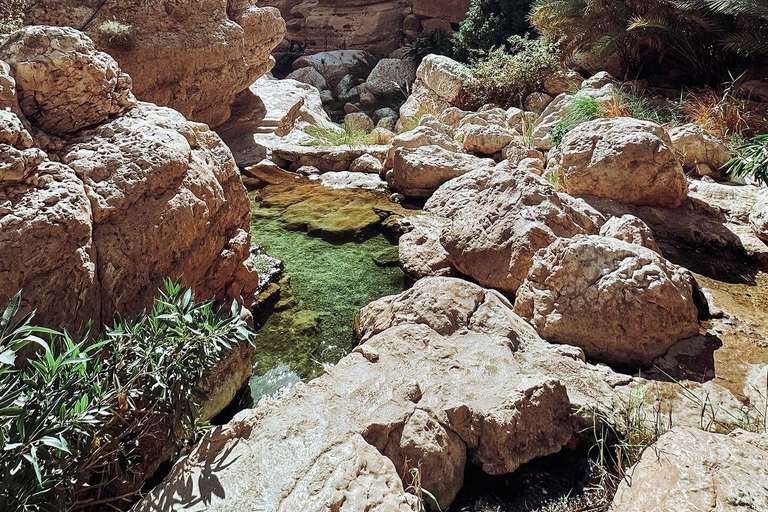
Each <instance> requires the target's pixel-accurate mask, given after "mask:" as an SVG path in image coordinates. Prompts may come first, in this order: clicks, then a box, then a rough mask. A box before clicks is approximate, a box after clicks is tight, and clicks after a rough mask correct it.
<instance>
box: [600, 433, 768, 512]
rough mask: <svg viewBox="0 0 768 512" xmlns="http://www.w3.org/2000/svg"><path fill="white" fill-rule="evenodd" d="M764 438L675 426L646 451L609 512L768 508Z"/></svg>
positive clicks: (767, 454) (767, 438)
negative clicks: (714, 432) (629, 481)
mask: <svg viewBox="0 0 768 512" xmlns="http://www.w3.org/2000/svg"><path fill="white" fill-rule="evenodd" d="M766 457H768V435H765V434H762V435H761V434H753V433H749V432H744V431H743V430H737V431H736V432H734V433H732V434H730V435H723V434H713V433H709V432H704V431H701V430H697V429H692V428H676V429H673V430H672V431H670V432H668V433H666V434H664V435H663V436H661V438H660V439H659V440H658V441H657V442H656V444H655V445H653V446H652V447H651V448H649V449H647V450H645V452H644V453H643V456H642V458H641V459H640V462H639V463H638V464H637V465H636V466H635V467H634V468H633V469H632V470H631V471H630V474H631V475H632V479H631V485H630V483H628V482H627V481H626V480H623V481H622V482H621V484H620V485H619V488H618V490H617V491H616V497H615V499H614V501H613V504H612V505H611V509H610V510H611V512H646V511H649V510H653V511H658V512H714V511H723V512H751V511H753V510H768V487H766V485H765V482H767V481H768V467H766V464H765V460H766Z"/></svg>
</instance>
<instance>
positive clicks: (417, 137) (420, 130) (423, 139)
mask: <svg viewBox="0 0 768 512" xmlns="http://www.w3.org/2000/svg"><path fill="white" fill-rule="evenodd" d="M390 145H391V148H390V150H389V151H388V152H387V159H386V161H385V167H387V168H391V167H392V161H393V159H394V158H395V151H397V149H399V148H408V149H416V148H420V147H422V146H440V147H441V148H443V149H445V150H448V151H453V152H454V153H459V152H460V151H461V144H459V143H458V142H456V141H455V140H453V139H451V138H450V137H448V136H447V135H446V134H444V133H442V132H439V131H437V130H435V129H434V128H431V127H429V126H417V127H416V128H414V129H413V130H408V131H407V132H403V133H401V134H399V135H397V136H395V137H394V138H392V140H391V141H390Z"/></svg>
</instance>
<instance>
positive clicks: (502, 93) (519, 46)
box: [461, 36, 558, 110]
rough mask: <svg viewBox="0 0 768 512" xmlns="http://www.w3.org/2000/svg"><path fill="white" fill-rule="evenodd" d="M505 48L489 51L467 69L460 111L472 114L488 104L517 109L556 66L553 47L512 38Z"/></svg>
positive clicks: (543, 43)
mask: <svg viewBox="0 0 768 512" xmlns="http://www.w3.org/2000/svg"><path fill="white" fill-rule="evenodd" d="M508 46H509V49H508V50H507V49H503V48H499V49H496V50H493V51H491V52H490V53H489V54H488V55H487V57H485V58H483V59H481V60H479V61H478V62H477V63H475V64H474V65H473V66H472V67H471V68H470V72H469V74H468V76H466V77H465V79H464V88H463V91H462V98H461V102H462V103H463V104H464V108H466V109H468V110H476V109H477V108H478V107H480V106H481V105H486V104H488V103H493V104H495V105H499V106H501V107H503V108H508V107H512V106H520V105H522V102H523V99H524V98H525V97H526V96H527V95H528V94H530V93H532V92H534V91H537V90H539V89H540V88H541V86H542V82H543V80H544V78H546V76H547V74H548V73H549V72H551V70H552V69H554V68H555V67H556V66H557V64H558V58H557V56H556V47H555V46H554V45H552V44H549V43H546V42H543V41H542V40H540V39H535V40H532V39H528V38H525V37H520V36H513V37H511V38H510V39H509V45H508Z"/></svg>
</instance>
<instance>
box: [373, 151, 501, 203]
mask: <svg viewBox="0 0 768 512" xmlns="http://www.w3.org/2000/svg"><path fill="white" fill-rule="evenodd" d="M494 164H495V162H494V161H493V160H490V159H483V158H478V157H476V156H473V155H468V154H465V153H454V152H453V151H450V150H447V149H444V148H442V147H440V146H435V145H428V146H420V147H417V148H414V149H410V148H398V149H396V150H395V154H394V158H393V160H392V171H391V172H389V173H387V182H388V183H389V185H390V187H392V188H393V189H395V190H397V191H398V192H401V193H402V194H404V195H406V196H409V197H429V196H430V195H431V194H432V192H434V191H435V190H437V188H438V187H439V186H440V185H442V184H443V183H445V182H447V181H449V180H451V179H453V178H456V177H457V176H461V175H462V174H466V173H468V172H471V171H475V170H477V169H483V168H489V167H493V165H494Z"/></svg>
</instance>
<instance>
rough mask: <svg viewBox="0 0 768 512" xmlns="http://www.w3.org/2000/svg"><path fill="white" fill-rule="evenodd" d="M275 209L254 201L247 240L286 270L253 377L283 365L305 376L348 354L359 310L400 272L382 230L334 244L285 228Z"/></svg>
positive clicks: (388, 288)
mask: <svg viewBox="0 0 768 512" xmlns="http://www.w3.org/2000/svg"><path fill="white" fill-rule="evenodd" d="M282 211H283V209H282V208H264V207H261V206H260V205H259V204H258V203H254V204H253V221H252V224H251V232H252V235H253V240H254V243H257V244H259V245H260V246H261V247H262V248H263V249H264V251H265V252H266V253H267V254H269V255H270V256H274V257H276V258H279V259H281V260H283V263H284V265H285V274H286V275H287V276H288V278H287V279H283V281H282V282H281V287H282V291H281V298H280V301H279V302H278V304H277V306H276V307H275V312H274V313H273V314H272V316H271V317H270V318H269V320H267V322H266V323H265V324H264V326H263V327H262V328H261V329H260V330H259V333H258V337H257V341H256V343H257V348H256V352H257V366H256V369H255V372H254V375H257V376H260V375H263V374H264V373H266V372H268V371H270V370H271V369H273V368H275V367H277V366H280V365H287V366H289V367H290V368H291V370H293V371H294V372H296V374H298V375H299V376H300V377H301V378H303V379H311V378H313V377H316V376H317V375H319V374H320V373H321V372H322V365H323V363H331V364H333V363H336V362H338V360H339V359H341V358H342V357H343V356H344V355H346V354H347V353H349V351H350V350H351V348H352V328H353V324H354V319H355V315H356V314H357V312H358V310H359V309H360V308H361V307H363V306H365V305H366V304H368V303H369V302H371V301H372V300H376V299H378V298H380V297H383V296H385V295H392V294H395V293H399V292H401V291H402V290H403V289H404V286H405V276H404V275H403V273H402V271H401V270H400V268H399V267H398V266H396V265H393V262H396V261H397V246H396V245H392V244H391V243H390V242H389V241H388V240H387V239H386V238H385V237H384V236H383V235H381V234H379V235H376V236H373V237H371V238H369V239H367V240H365V241H362V242H347V243H342V244H334V243H330V242H327V241H325V240H323V239H321V238H316V237H313V236H309V235H308V234H307V233H306V232H303V231H295V230H290V229H288V228H287V227H286V223H285V222H284V221H283V220H282V218H281V215H280V214H281V213H282ZM286 281H289V283H288V282H286ZM286 285H288V286H286ZM254 398H256V397H254Z"/></svg>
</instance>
